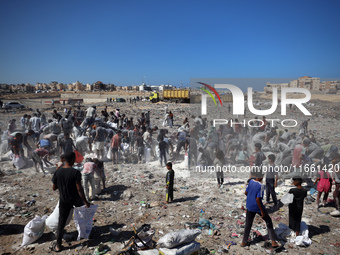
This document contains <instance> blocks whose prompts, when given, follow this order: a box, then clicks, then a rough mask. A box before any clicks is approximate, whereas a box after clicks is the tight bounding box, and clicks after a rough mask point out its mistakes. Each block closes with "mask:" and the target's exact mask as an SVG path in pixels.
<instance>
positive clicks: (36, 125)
mask: <svg viewBox="0 0 340 255" xmlns="http://www.w3.org/2000/svg"><path fill="white" fill-rule="evenodd" d="M30 126H31V128H30V129H32V130H33V131H34V132H39V130H40V118H38V117H37V114H36V113H34V114H33V117H32V118H31V119H30Z"/></svg>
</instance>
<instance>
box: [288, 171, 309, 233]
mask: <svg viewBox="0 0 340 255" xmlns="http://www.w3.org/2000/svg"><path fill="white" fill-rule="evenodd" d="M293 183H294V185H295V186H296V188H292V189H290V190H289V193H291V194H293V195H294V200H293V203H291V204H289V228H290V229H292V230H293V231H295V233H296V236H298V235H299V233H300V224H301V218H302V212H303V200H304V199H305V197H307V190H305V189H304V188H302V186H301V183H302V178H301V177H299V176H296V177H294V178H293Z"/></svg>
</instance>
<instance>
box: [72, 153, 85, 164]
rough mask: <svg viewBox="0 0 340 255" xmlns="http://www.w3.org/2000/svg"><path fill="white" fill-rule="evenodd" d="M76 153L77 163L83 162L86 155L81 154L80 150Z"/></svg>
mask: <svg viewBox="0 0 340 255" xmlns="http://www.w3.org/2000/svg"><path fill="white" fill-rule="evenodd" d="M74 153H75V154H76V161H75V162H76V163H78V164H80V163H81V162H83V160H84V157H83V155H81V154H80V152H79V151H77V150H75V151H74Z"/></svg>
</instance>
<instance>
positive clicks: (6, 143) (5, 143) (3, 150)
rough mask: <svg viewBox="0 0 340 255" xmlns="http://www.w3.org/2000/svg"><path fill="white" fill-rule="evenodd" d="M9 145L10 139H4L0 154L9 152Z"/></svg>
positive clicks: (0, 146)
mask: <svg viewBox="0 0 340 255" xmlns="http://www.w3.org/2000/svg"><path fill="white" fill-rule="evenodd" d="M8 150H9V146H8V141H7V140H2V143H1V145H0V154H5V153H6V152H8Z"/></svg>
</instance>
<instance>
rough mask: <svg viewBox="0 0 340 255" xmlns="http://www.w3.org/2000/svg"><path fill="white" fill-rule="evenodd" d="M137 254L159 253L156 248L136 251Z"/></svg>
mask: <svg viewBox="0 0 340 255" xmlns="http://www.w3.org/2000/svg"><path fill="white" fill-rule="evenodd" d="M138 254H139V255H159V251H158V250H157V249H152V250H145V251H138Z"/></svg>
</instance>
